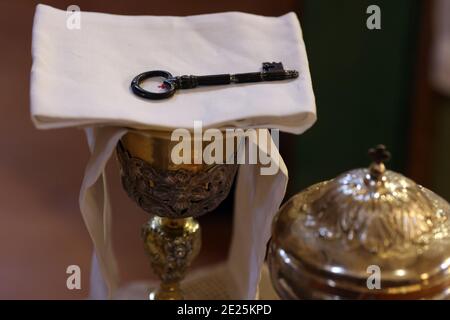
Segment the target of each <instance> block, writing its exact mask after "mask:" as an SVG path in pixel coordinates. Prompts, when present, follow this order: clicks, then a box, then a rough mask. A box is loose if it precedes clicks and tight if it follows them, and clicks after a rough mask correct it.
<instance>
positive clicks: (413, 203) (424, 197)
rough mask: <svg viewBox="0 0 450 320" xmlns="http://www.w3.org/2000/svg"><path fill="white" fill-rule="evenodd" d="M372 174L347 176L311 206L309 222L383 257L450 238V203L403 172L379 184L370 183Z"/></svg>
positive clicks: (360, 171)
mask: <svg viewBox="0 0 450 320" xmlns="http://www.w3.org/2000/svg"><path fill="white" fill-rule="evenodd" d="M370 174H371V173H370V170H369V169H356V170H352V171H349V172H347V173H344V174H342V175H341V176H339V177H337V178H336V179H334V180H332V181H330V182H328V183H327V184H326V185H324V186H323V188H322V190H320V191H319V192H320V195H319V196H317V197H314V198H315V199H314V200H313V201H312V202H311V203H310V204H309V205H307V206H306V207H305V209H307V210H306V212H305V214H306V215H307V216H308V218H307V219H306V220H305V221H307V222H308V225H311V226H314V228H317V232H318V235H319V236H320V237H322V238H324V239H329V240H332V239H335V240H344V241H346V242H347V246H346V247H354V245H362V247H363V248H365V249H366V250H368V251H370V252H373V253H377V254H379V255H382V256H386V255H389V254H390V253H394V252H396V254H398V253H399V252H402V253H404V254H406V253H407V252H408V251H411V250H416V249H417V248H418V247H422V246H425V245H427V244H429V243H430V241H432V240H433V239H435V238H436V237H449V231H450V230H449V223H448V218H449V214H450V206H449V204H448V203H447V202H445V201H444V200H442V199H441V198H439V197H438V196H437V195H435V194H433V193H432V192H431V191H429V190H427V189H425V188H423V187H421V186H419V185H417V184H415V183H414V182H413V181H412V180H410V179H408V178H406V177H404V176H402V175H400V174H398V173H395V172H392V171H385V172H383V176H382V177H381V178H380V180H379V181H377V183H375V184H367V180H366V179H367V176H368V175H370ZM350 244H352V245H350Z"/></svg>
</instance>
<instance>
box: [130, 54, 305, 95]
mask: <svg viewBox="0 0 450 320" xmlns="http://www.w3.org/2000/svg"><path fill="white" fill-rule="evenodd" d="M262 65H263V66H262V71H261V72H248V73H236V74H214V75H205V76H194V75H183V76H177V77H174V76H172V74H171V73H170V72H167V71H163V70H152V71H147V72H143V73H141V74H139V75H137V76H136V77H135V78H134V79H133V81H131V89H132V91H133V93H134V94H136V95H138V96H140V97H142V98H145V99H150V100H161V99H167V98H170V97H172V96H173V95H174V94H175V92H176V91H177V90H179V89H192V88H195V87H198V86H213V85H224V84H231V83H252V82H263V81H279V80H287V79H295V78H297V77H298V71H296V70H284V68H283V64H282V63H281V62H264V63H263V64H262ZM150 78H163V79H164V80H163V83H162V85H161V86H160V87H161V88H162V89H164V91H162V92H152V91H148V90H145V89H144V88H143V87H142V86H141V84H142V82H143V81H145V80H147V79H150Z"/></svg>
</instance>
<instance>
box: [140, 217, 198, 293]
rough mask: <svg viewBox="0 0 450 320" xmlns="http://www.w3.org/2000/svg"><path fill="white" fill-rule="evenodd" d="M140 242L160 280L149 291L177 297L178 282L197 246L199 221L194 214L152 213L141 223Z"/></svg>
mask: <svg viewBox="0 0 450 320" xmlns="http://www.w3.org/2000/svg"><path fill="white" fill-rule="evenodd" d="M143 238H144V246H145V249H146V251H147V253H148V255H149V257H150V263H151V265H152V268H153V271H154V272H155V273H156V274H157V275H158V277H159V278H160V280H161V283H160V286H159V288H158V289H156V290H155V291H153V292H152V293H151V294H150V298H151V299H155V300H181V299H183V292H182V290H181V287H180V282H181V280H183V278H184V276H185V274H186V270H187V268H188V267H189V266H190V264H191V262H192V261H193V260H194V258H195V257H196V256H197V255H198V253H199V251H200V247H201V233H200V225H199V224H198V222H197V221H196V220H194V218H181V219H172V218H164V217H159V216H156V215H154V216H152V217H151V218H150V220H149V221H148V222H147V223H146V224H144V226H143Z"/></svg>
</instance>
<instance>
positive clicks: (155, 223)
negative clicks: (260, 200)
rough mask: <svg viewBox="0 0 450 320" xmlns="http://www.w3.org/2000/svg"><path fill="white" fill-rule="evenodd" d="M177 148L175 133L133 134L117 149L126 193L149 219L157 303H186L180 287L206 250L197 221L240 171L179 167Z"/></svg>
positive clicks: (146, 232)
mask: <svg viewBox="0 0 450 320" xmlns="http://www.w3.org/2000/svg"><path fill="white" fill-rule="evenodd" d="M222 138H223V139H224V140H225V134H223V135H222ZM192 142H193V143H195V141H192ZM178 143H179V142H178V141H172V140H171V133H170V132H164V131H153V130H152V131H150V130H131V131H128V132H127V133H126V134H125V135H124V136H123V137H122V138H121V140H120V141H119V142H118V144H117V147H116V153H117V158H118V160H119V164H120V171H121V181H122V186H123V188H124V189H125V191H126V193H127V194H128V196H129V197H130V198H131V199H133V200H134V201H135V202H136V203H137V204H138V205H139V206H140V207H141V208H142V209H143V210H144V211H146V212H147V213H149V214H150V219H149V220H148V222H147V223H145V224H144V226H143V228H142V238H143V241H144V248H145V250H146V252H147V253H148V256H149V258H150V263H151V266H152V268H153V271H154V272H155V274H156V275H157V276H158V277H159V279H160V285H159V288H157V289H155V290H154V291H152V292H151V294H150V299H156V300H179V299H183V296H184V295H183V292H182V290H181V287H180V282H181V280H182V279H183V278H184V277H185V274H186V270H187V268H188V267H189V266H190V264H191V262H192V261H193V260H194V258H195V257H196V256H197V255H198V253H199V251H200V247H201V228H200V225H199V223H198V222H197V221H196V220H195V218H196V217H198V216H201V215H203V214H205V213H207V212H210V211H212V210H214V209H215V208H216V207H217V206H218V205H219V204H220V203H221V202H222V201H223V200H224V199H225V198H226V197H227V195H228V193H229V191H230V189H231V186H232V183H233V180H234V176H235V174H236V171H237V164H236V162H233V164H226V162H227V161H223V162H222V161H220V162H217V163H209V164H207V163H205V162H204V161H202V162H201V163H199V162H198V161H192V162H191V163H181V164H180V163H178V162H176V161H175V162H176V163H175V162H174V161H173V159H172V155H173V148H174V147H175V146H176V145H177V144H178ZM222 145H225V144H222ZM200 146H201V148H200V149H201V150H200V151H202V150H203V149H204V148H205V147H206V145H205V143H204V142H201V144H200ZM224 154H225V155H227V154H230V153H229V152H228V153H227V152H225V153H224ZM233 154H234V153H233ZM194 157H195V153H194V154H192V159H193V158H194ZM224 157H225V156H224ZM228 162H230V161H228Z"/></svg>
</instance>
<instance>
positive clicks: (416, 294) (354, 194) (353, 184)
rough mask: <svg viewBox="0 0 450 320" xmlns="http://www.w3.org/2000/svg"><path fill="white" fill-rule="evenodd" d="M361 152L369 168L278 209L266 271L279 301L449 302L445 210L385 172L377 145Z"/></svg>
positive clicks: (449, 213)
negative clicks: (440, 299)
mask: <svg viewBox="0 0 450 320" xmlns="http://www.w3.org/2000/svg"><path fill="white" fill-rule="evenodd" d="M369 153H370V155H371V156H372V158H373V163H372V164H371V165H370V167H369V168H367V169H355V170H351V171H348V172H345V173H343V174H341V175H340V176H338V177H337V178H335V179H333V180H330V181H325V182H321V183H318V184H316V185H313V186H311V187H309V188H308V189H306V190H304V191H303V192H301V193H299V194H297V195H295V196H294V197H292V198H291V199H290V200H289V201H288V202H287V203H286V204H285V205H284V206H283V207H282V208H281V209H280V211H279V213H278V215H277V217H276V218H275V220H274V224H273V235H272V241H271V245H270V253H269V264H270V268H271V273H272V280H273V283H274V286H275V288H276V290H277V291H278V293H279V294H280V295H281V296H282V297H287V298H402V297H408V298H430V297H434V298H436V297H443V296H450V290H449V289H448V288H450V222H449V218H450V205H449V204H448V202H446V201H445V200H444V199H442V198H441V197H439V196H437V195H436V194H434V193H433V192H431V191H430V190H428V189H426V188H424V187H422V186H420V185H417V184H416V183H414V181H412V180H410V179H408V178H406V177H405V176H403V175H401V174H399V173H396V172H393V171H390V170H386V168H385V165H384V162H385V161H387V160H388V159H389V157H390V154H389V152H388V151H387V150H386V148H385V147H384V146H381V145H380V146H377V147H376V148H374V149H371V150H370V151H369ZM375 273H378V274H379V279H378V280H377V279H376V278H373V277H372V278H371V276H374V275H375V276H377V275H376V274H375Z"/></svg>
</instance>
